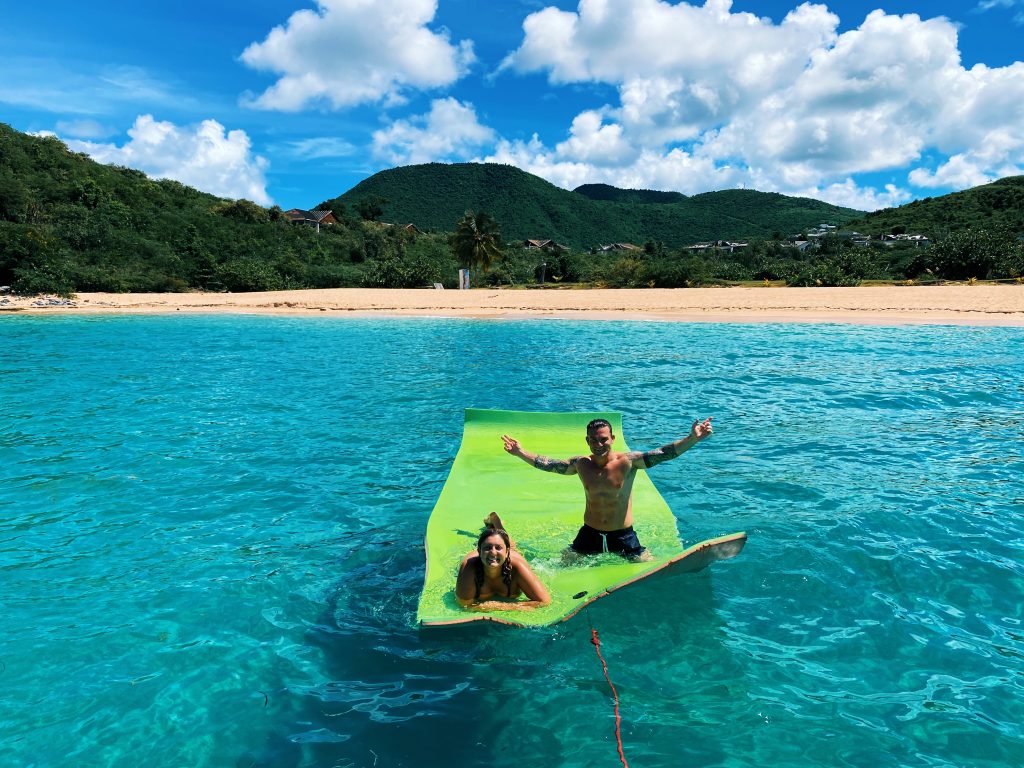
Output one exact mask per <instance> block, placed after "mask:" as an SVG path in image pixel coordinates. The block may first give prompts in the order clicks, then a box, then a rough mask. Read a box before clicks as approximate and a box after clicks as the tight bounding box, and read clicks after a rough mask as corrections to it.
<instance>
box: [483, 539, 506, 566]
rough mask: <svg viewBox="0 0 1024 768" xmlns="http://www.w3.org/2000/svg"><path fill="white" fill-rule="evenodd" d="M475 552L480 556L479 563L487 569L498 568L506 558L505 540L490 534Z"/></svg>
mask: <svg viewBox="0 0 1024 768" xmlns="http://www.w3.org/2000/svg"><path fill="white" fill-rule="evenodd" d="M477 552H478V553H479V554H480V561H481V562H482V563H483V564H484V565H485V566H487V567H495V566H500V565H501V564H502V563H504V562H505V558H506V557H508V548H507V547H506V546H505V540H504V539H503V538H501V535H500V534H497V533H492V534H491V535H490V536H488V537H487V538H486V539H484V540H483V541H481V542H480V546H479V547H478V548H477Z"/></svg>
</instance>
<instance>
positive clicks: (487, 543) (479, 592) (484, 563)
mask: <svg viewBox="0 0 1024 768" xmlns="http://www.w3.org/2000/svg"><path fill="white" fill-rule="evenodd" d="M486 523H487V527H486V528H484V530H483V533H481V534H480V538H479V539H477V542H476V551H475V552H470V553H469V554H467V555H466V556H465V557H464V558H462V564H461V565H459V576H458V578H457V580H456V582H455V597H456V598H457V599H458V601H459V605H461V606H462V607H463V608H468V609H469V610H471V611H522V610H529V609H531V608H536V607H538V606H541V605H547V604H548V603H550V602H551V595H549V594H548V591H547V589H546V588H545V587H544V585H543V584H541V582H540V579H538V578H537V576H536V574H534V572H533V571H532V570H531V569H530V566H529V564H528V563H527V562H526V560H525V559H524V558H523V556H522V555H520V554H519V553H518V552H516V551H515V550H514V549H512V541H511V539H509V536H508V533H506V532H505V529H504V528H502V527H500V526H501V521H500V520H499V519H498V516H497V515H494V514H492V515H488V517H487V520H486ZM523 595H525V596H526V598H527V599H526V600H518V599H517V598H519V597H520V596H523Z"/></svg>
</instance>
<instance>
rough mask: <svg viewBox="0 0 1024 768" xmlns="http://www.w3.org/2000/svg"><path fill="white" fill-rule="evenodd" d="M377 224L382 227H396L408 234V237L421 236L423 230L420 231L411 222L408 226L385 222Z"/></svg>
mask: <svg viewBox="0 0 1024 768" xmlns="http://www.w3.org/2000/svg"><path fill="white" fill-rule="evenodd" d="M377 223H378V224H380V226H382V227H398V228H399V229H401V230H402V231H403V232H408V233H409V234H410V235H422V234H423V230H422V229H420V228H419V227H417V226H416V225H415V224H413V223H412V222H410V223H408V224H389V223H388V222H386V221H378V222H377Z"/></svg>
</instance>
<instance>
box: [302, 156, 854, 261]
mask: <svg viewBox="0 0 1024 768" xmlns="http://www.w3.org/2000/svg"><path fill="white" fill-rule="evenodd" d="M581 190H582V191H581ZM381 198H383V199H385V200H386V202H384V203H383V204H382V205H381V208H382V209H383V214H382V217H383V219H384V220H387V221H393V222H399V223H409V222H411V223H413V224H415V225H416V226H417V227H419V228H421V229H424V230H434V231H446V230H451V229H453V228H454V225H455V222H456V221H458V219H459V218H461V217H462V215H463V214H464V213H465V212H466V211H467V210H473V211H481V210H482V211H484V212H486V213H488V214H489V215H491V216H492V217H493V218H495V219H496V220H497V221H498V223H499V225H500V226H501V230H502V234H503V235H504V237H505V238H506V239H508V240H526V239H532V238H542V239H551V240H555V241H557V242H560V243H562V244H564V245H569V246H572V247H575V248H578V249H582V250H587V249H590V248H593V247H595V246H597V245H600V244H602V243H610V242H632V243H637V244H642V243H644V242H646V241H648V240H654V241H660V242H662V243H664V244H665V245H666V246H668V247H671V248H678V247H682V246H685V245H689V244H692V243H694V242H698V241H705V240H719V239H743V238H756V237H761V238H771V237H773V236H774V235H780V236H783V237H785V236H787V235H789V234H792V233H794V232H799V231H802V230H805V229H808V228H810V227H814V226H816V225H818V224H820V223H822V222H823V221H827V222H829V223H833V224H836V225H843V224H845V223H846V222H848V221H852V220H854V219H859V218H861V217H862V216H863V215H864V212H863V211H856V210H853V209H850V208H841V207H839V206H834V205H830V204H828V203H824V202H822V201H820V200H812V199H810V198H795V197H787V196H785V195H780V194H778V193H773V192H757V191H755V190H723V191H720V192H705V193H702V194H699V195H693V196H689V197H688V196H686V195H682V194H680V193H677V192H657V191H654V190H620V189H618V188H616V187H611V186H609V185H583V186H582V187H581V188H577V190H574V191H569V190H565V189H561V188H560V187H557V186H555V185H554V184H551V183H550V182H548V181H545V180H544V179H542V178H540V177H538V176H535V175H533V174H530V173H527V172H526V171H523V170H521V169H519V168H515V167H514V166H509V165H499V164H494V163H452V164H447V163H427V164H422V165H408V166H399V167H397V168H389V169H387V170H384V171H380V172H378V173H376V174H374V175H372V176H370V177H368V178H366V179H364V180H363V181H361V182H360V183H359V184H357V185H355V186H354V187H352V188H351V189H350V190H348V191H347V192H345V193H344V194H342V195H340V196H338V197H336V198H333V199H331V200H328V201H325V202H324V203H322V204H321V205H326V206H328V207H335V208H340V207H342V206H344V207H345V208H346V209H354V208H355V207H356V206H357V205H358V204H359V203H360V201H362V200H365V199H377V200H378V201H379V200H380V199H381Z"/></svg>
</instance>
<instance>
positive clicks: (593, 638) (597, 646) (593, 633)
mask: <svg viewBox="0 0 1024 768" xmlns="http://www.w3.org/2000/svg"><path fill="white" fill-rule="evenodd" d="M590 642H591V643H593V645H594V650H595V651H597V658H598V659H600V660H601V668H602V669H603V670H604V679H605V680H607V681H608V687H609V688H611V689H612V699H613V700H614V701H615V743H616V745H617V746H618V748H619V760H621V761H622V765H623V766H625V768H629V763H627V762H626V755H625V754H624V753H623V751H622V718H621V717H619V694H618V692H617V691H616V690H615V686H614V685H613V684H612V679H611V678H610V677H608V664H606V663H605V660H604V656H602V655H601V638H599V637H598V636H597V630H596V629H594V627H593V625H591V627H590Z"/></svg>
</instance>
